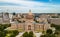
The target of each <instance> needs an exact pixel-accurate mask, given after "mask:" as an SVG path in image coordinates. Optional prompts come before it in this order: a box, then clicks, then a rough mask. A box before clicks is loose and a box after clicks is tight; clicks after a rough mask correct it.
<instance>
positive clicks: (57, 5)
mask: <svg viewBox="0 0 60 37" xmlns="http://www.w3.org/2000/svg"><path fill="white" fill-rule="evenodd" d="M30 9H31V11H32V13H60V0H0V13H1V12H9V13H13V12H16V13H28V12H29V10H30Z"/></svg>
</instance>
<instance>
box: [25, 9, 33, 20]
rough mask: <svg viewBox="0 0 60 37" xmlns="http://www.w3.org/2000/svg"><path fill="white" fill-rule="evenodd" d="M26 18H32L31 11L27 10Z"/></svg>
mask: <svg viewBox="0 0 60 37" xmlns="http://www.w3.org/2000/svg"><path fill="white" fill-rule="evenodd" d="M26 18H28V19H32V18H33V14H32V12H31V10H29V13H28V14H27V16H26Z"/></svg>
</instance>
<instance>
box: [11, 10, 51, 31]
mask: <svg viewBox="0 0 60 37" xmlns="http://www.w3.org/2000/svg"><path fill="white" fill-rule="evenodd" d="M10 23H11V27H10V29H17V30H20V31H46V30H47V29H49V28H50V24H49V23H48V21H47V18H45V17H43V16H42V15H41V16H39V17H35V15H34V14H33V13H32V11H31V10H29V12H28V13H26V14H21V13H20V14H15V13H14V15H11V14H10Z"/></svg>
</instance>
